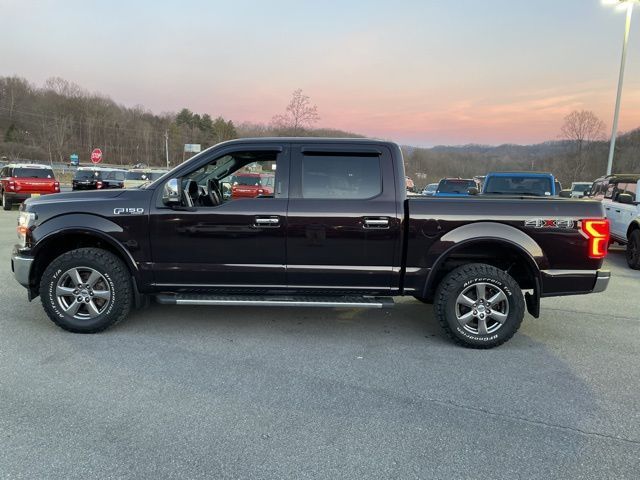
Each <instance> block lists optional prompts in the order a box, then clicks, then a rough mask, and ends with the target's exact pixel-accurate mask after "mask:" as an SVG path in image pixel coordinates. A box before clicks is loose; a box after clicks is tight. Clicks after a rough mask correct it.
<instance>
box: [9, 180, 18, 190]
mask: <svg viewBox="0 0 640 480" xmlns="http://www.w3.org/2000/svg"><path fill="white" fill-rule="evenodd" d="M15 189H16V182H14V181H13V180H9V183H8V184H7V190H15Z"/></svg>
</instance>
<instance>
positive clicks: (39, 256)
mask: <svg viewBox="0 0 640 480" xmlns="http://www.w3.org/2000/svg"><path fill="white" fill-rule="evenodd" d="M85 247H93V248H101V249H103V250H107V251H109V252H111V253H113V254H114V255H116V256H117V257H119V258H120V259H121V260H122V261H123V262H124V263H125V265H126V266H127V269H128V270H129V273H130V275H131V276H132V277H133V278H134V280H136V281H137V279H138V266H137V264H136V262H135V260H134V259H133V257H132V256H131V253H130V252H129V251H128V250H127V249H125V248H124V246H123V245H122V244H121V243H120V242H118V241H117V240H116V239H114V238H113V237H111V236H110V235H108V234H106V233H105V232H102V231H99V230H95V229H92V228H89V227H73V228H66V229H61V230H55V231H52V232H50V233H47V234H46V235H45V236H43V237H42V238H41V239H39V240H38V242H37V243H36V245H35V246H34V248H33V258H34V261H33V266H32V267H31V271H30V273H29V284H30V290H31V294H32V296H33V297H35V296H37V295H38V294H39V284H40V278H41V277H42V274H43V272H44V270H45V269H46V268H47V266H48V265H49V264H50V263H51V262H52V261H53V260H54V259H55V258H57V257H58V256H60V255H62V254H63V253H66V252H69V251H71V250H76V249H78V248H85Z"/></svg>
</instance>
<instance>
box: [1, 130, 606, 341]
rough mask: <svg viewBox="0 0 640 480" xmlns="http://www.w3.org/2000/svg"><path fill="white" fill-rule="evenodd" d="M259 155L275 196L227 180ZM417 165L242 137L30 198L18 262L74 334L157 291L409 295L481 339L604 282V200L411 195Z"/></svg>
mask: <svg viewBox="0 0 640 480" xmlns="http://www.w3.org/2000/svg"><path fill="white" fill-rule="evenodd" d="M260 161H261V162H267V161H268V162H269V163H275V162H277V164H278V168H277V170H275V177H276V178H275V181H276V185H277V188H276V190H275V192H274V194H273V195H272V196H267V197H255V198H246V199H243V200H237V199H233V198H230V199H227V200H224V199H222V198H221V196H220V195H219V192H214V191H213V190H214V189H215V190H218V189H219V185H221V184H222V183H223V181H224V180H225V179H227V178H229V177H230V175H234V173H236V172H238V171H241V169H243V168H244V167H245V166H247V165H249V164H251V163H256V162H260ZM236 176H238V175H236ZM404 177H405V175H404V163H403V159H402V152H401V150H400V148H399V146H398V145H396V144H394V143H390V142H383V141H375V140H367V139H318V138H300V139H297V138H296V139H278V138H271V139H266V138H259V139H239V140H232V141H229V142H224V143H221V144H219V145H217V146H215V147H213V148H210V149H207V150H205V151H203V152H202V153H200V154H198V155H195V156H194V157H192V158H191V159H189V160H188V161H187V162H185V163H183V164H181V165H180V166H178V167H176V168H175V169H173V170H172V171H171V172H170V173H169V174H168V175H167V176H165V177H163V178H161V179H159V180H157V181H155V182H153V183H151V184H148V185H145V186H143V187H141V188H138V189H132V190H123V191H106V190H105V191H98V192H75V193H61V194H57V195H51V196H47V197H42V198H39V199H30V200H28V201H27V202H26V203H25V204H24V205H23V207H22V209H21V211H20V217H19V227H18V236H19V243H18V245H16V247H15V250H14V252H13V255H12V259H11V264H12V270H13V272H14V275H15V277H16V279H17V280H18V282H19V283H20V284H22V285H23V286H25V287H26V288H27V292H28V298H29V299H33V298H35V297H37V296H38V295H40V297H41V301H42V304H43V306H44V309H45V311H46V313H47V315H48V316H49V318H50V319H51V320H52V321H53V322H54V323H56V324H57V325H58V326H60V327H61V328H64V329H66V330H69V331H72V332H83V333H92V332H99V331H101V330H104V329H106V328H108V327H109V326H111V325H113V324H115V323H116V322H118V321H120V320H122V319H124V318H125V317H126V316H127V314H128V312H129V310H130V308H131V307H132V306H133V305H141V304H143V303H144V302H143V300H144V298H145V297H149V296H154V297H155V298H156V300H157V301H158V302H160V303H163V304H177V305H183V304H186V305H225V306H229V305H253V306H262V307H267V306H279V307H300V306H315V307H349V308H383V307H390V306H392V305H393V299H392V297H393V296H398V295H409V296H415V297H416V298H418V299H419V300H420V301H422V302H424V303H434V305H435V314H436V318H437V319H438V321H439V323H440V325H441V326H442V327H443V329H444V330H445V332H446V333H447V334H448V335H449V336H450V337H451V338H452V339H453V340H454V341H456V342H458V343H460V344H462V345H465V346H468V347H473V348H491V347H495V346H497V345H500V344H502V343H503V342H505V341H507V340H508V339H509V338H511V337H512V336H513V335H514V334H515V332H516V331H517V330H518V328H519V327H520V324H521V322H522V321H523V318H524V310H525V306H526V308H527V309H528V310H529V312H530V313H531V315H533V316H534V317H537V316H538V315H539V309H540V303H539V301H540V298H541V297H551V296H558V295H573V294H586V293H590V292H600V291H603V290H604V289H605V288H606V286H607V284H608V281H609V277H610V274H609V272H608V271H606V270H602V263H603V258H604V257H605V255H606V252H607V249H606V245H607V242H608V240H609V232H608V226H609V223H608V221H607V220H606V219H605V218H604V210H603V207H602V204H601V203H600V202H595V201H588V200H587V201H585V200H571V199H562V200H560V199H553V198H552V199H544V200H543V199H537V198H524V199H518V198H500V197H482V196H479V197H473V198H471V197H466V198H465V197H457V198H440V199H436V198H426V197H410V198H407V194H406V185H405V178H404ZM522 290H527V291H528V292H527V294H526V295H524V296H523V293H522Z"/></svg>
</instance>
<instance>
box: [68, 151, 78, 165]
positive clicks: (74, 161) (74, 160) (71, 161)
mask: <svg viewBox="0 0 640 480" xmlns="http://www.w3.org/2000/svg"><path fill="white" fill-rule="evenodd" d="M79 163H80V157H78V154H77V153H72V154H71V155H69V164H70V165H75V166H77V165H78V164H79Z"/></svg>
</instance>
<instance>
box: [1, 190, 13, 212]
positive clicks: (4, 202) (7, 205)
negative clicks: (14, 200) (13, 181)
mask: <svg viewBox="0 0 640 480" xmlns="http://www.w3.org/2000/svg"><path fill="white" fill-rule="evenodd" d="M0 202H2V209H3V210H11V207H13V205H12V204H11V200H9V199H8V198H7V196H6V195H5V193H4V192H2V198H1V199H0Z"/></svg>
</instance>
